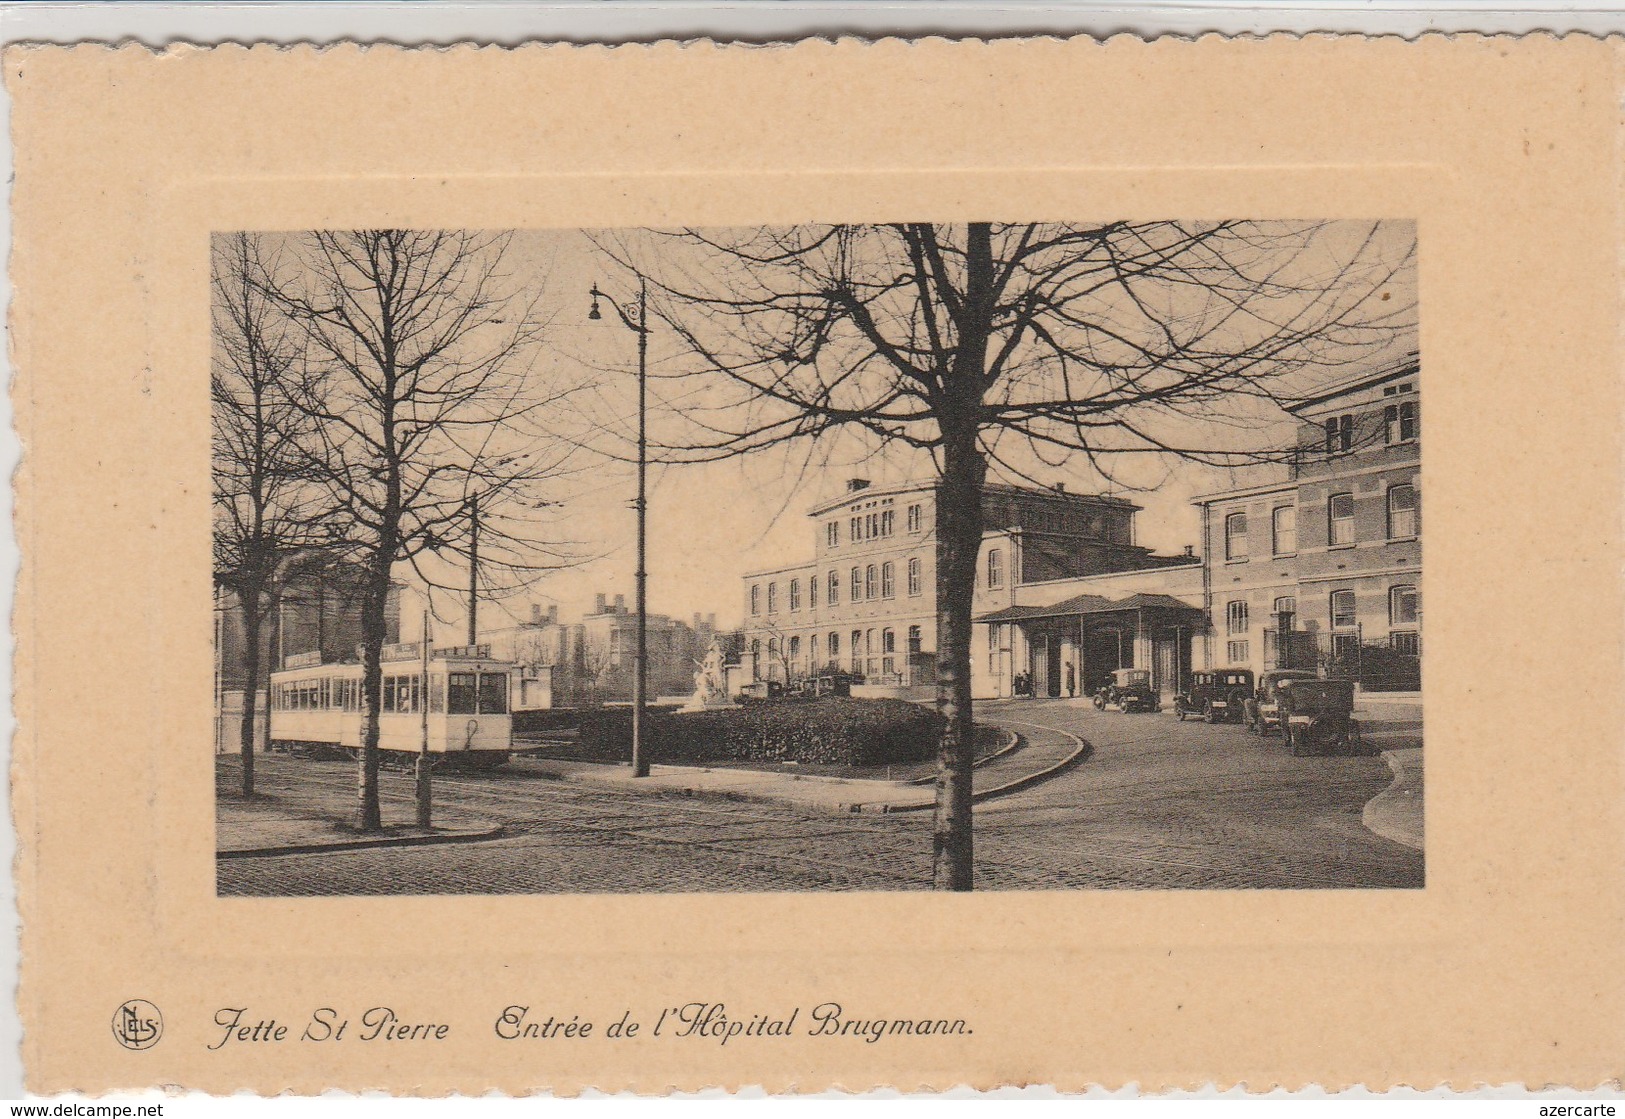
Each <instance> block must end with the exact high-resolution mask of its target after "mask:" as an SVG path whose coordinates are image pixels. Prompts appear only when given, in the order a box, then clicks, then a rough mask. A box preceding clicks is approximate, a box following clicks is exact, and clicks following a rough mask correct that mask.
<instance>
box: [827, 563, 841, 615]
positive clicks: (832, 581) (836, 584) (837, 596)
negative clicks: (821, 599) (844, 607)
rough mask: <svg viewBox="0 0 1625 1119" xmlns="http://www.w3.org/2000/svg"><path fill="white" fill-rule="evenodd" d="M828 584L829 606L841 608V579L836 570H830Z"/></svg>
mask: <svg viewBox="0 0 1625 1119" xmlns="http://www.w3.org/2000/svg"><path fill="white" fill-rule="evenodd" d="M826 582H827V583H828V586H829V596H828V597H829V604H830V605H831V606H839V605H840V604H841V577H840V575H839V574H838V573H837V572H836V571H835V569H834V568H830V572H829V579H828V580H827V581H826Z"/></svg>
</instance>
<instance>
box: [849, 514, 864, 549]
mask: <svg viewBox="0 0 1625 1119" xmlns="http://www.w3.org/2000/svg"><path fill="white" fill-rule="evenodd" d="M862 539H863V518H862V517H853V518H852V519H851V520H849V521H847V523H846V540H847V543H849V544H856V543H857V542H858V541H859V540H862Z"/></svg>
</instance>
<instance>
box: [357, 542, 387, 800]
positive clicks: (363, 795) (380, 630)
mask: <svg viewBox="0 0 1625 1119" xmlns="http://www.w3.org/2000/svg"><path fill="white" fill-rule="evenodd" d="M389 568H390V563H389V557H388V555H384V556H375V557H374V558H373V559H372V561H371V562H370V563H369V564H368V568H367V575H366V587H365V589H364V590H363V591H362V595H361V759H360V769H359V771H358V773H357V776H356V807H357V817H356V824H357V826H358V827H360V829H361V830H362V831H382V830H383V827H384V819H383V811H382V809H381V808H380V807H379V803H378V730H379V726H378V719H379V716H380V715H381V714H382V712H383V707H384V672H383V649H384V636H385V633H384V628H385V624H386V623H385V617H384V615H385V606H386V605H387V604H388V602H389Z"/></svg>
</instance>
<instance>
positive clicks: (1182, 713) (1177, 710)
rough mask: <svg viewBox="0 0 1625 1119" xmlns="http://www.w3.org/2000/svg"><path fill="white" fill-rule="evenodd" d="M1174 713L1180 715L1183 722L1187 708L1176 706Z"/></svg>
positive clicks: (1179, 717)
mask: <svg viewBox="0 0 1625 1119" xmlns="http://www.w3.org/2000/svg"><path fill="white" fill-rule="evenodd" d="M1174 714H1175V716H1177V717H1178V719H1179V721H1180V722H1182V723H1183V722H1184V721H1185V709H1184V708H1183V707H1176V708H1174Z"/></svg>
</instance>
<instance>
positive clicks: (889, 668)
mask: <svg viewBox="0 0 1625 1119" xmlns="http://www.w3.org/2000/svg"><path fill="white" fill-rule="evenodd" d="M880 653H881V658H880V671H882V672H884V673H885V674H886V675H888V676H889V675H891V674H892V673H894V672H896V671H897V657H896V653H897V634H896V633H895V632H893V631H892V630H889V629H887V630H882V631H881V633H880Z"/></svg>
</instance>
